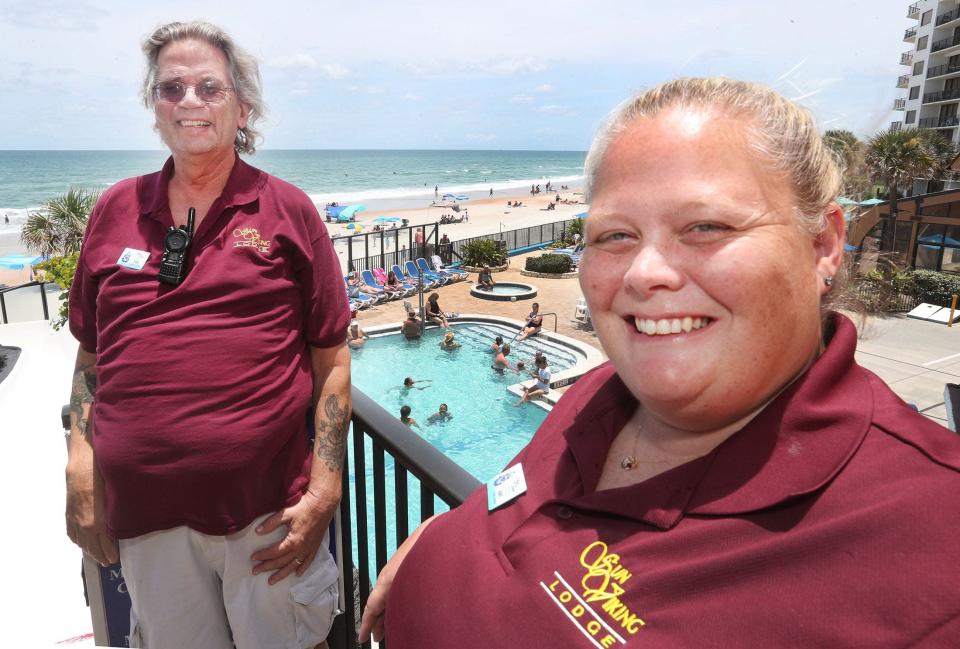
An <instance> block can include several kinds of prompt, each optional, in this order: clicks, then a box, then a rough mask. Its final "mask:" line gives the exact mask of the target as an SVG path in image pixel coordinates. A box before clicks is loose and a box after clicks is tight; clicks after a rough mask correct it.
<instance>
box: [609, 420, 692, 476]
mask: <svg viewBox="0 0 960 649" xmlns="http://www.w3.org/2000/svg"><path fill="white" fill-rule="evenodd" d="M641 432H643V426H642V425H638V426H637V432H636V434H635V436H634V438H633V450H632V452H631V453H630V454H629V455H624V456H623V458H622V459H621V460H620V468H621V469H623V470H624V471H632V470H633V469H636V468H637V467H638V466H640V465H641V464H649V465H653V464H672V463H674V462H677V461H678V460H679V461H680V462H679V464H684V463H686V462H688V461H690V460H692V459H694V458H697V457H700V456H701V455H703V454H702V453H694V454H693V455H681V456H679V457H675V458H668V459H666V460H646V461H644V462H641V461H640V460H639V459H637V443H638V442H639V441H640V433H641Z"/></svg>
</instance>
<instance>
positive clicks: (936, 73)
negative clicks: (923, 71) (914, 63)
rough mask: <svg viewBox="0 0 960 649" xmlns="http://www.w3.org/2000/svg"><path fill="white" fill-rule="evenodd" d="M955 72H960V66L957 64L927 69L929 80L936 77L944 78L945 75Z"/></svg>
mask: <svg viewBox="0 0 960 649" xmlns="http://www.w3.org/2000/svg"><path fill="white" fill-rule="evenodd" d="M955 72H960V65H957V64H956V63H954V64H953V65H951V64H949V63H944V64H943V65H935V66H933V67H932V68H927V78H928V79H933V78H935V77H942V76H943V75H945V74H953V73H955Z"/></svg>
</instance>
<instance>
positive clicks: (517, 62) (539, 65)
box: [478, 56, 547, 75]
mask: <svg viewBox="0 0 960 649" xmlns="http://www.w3.org/2000/svg"><path fill="white" fill-rule="evenodd" d="M478 67H479V68H480V69H481V70H483V71H484V72H491V73H493V74H502V75H511V74H517V73H518V72H543V71H544V70H546V69H547V64H546V63H544V62H543V61H541V60H539V59H537V58H534V57H532V56H524V57H520V58H515V59H505V60H503V61H496V62H489V63H481V64H480V65H479V66H478Z"/></svg>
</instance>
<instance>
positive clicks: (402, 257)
mask: <svg viewBox="0 0 960 649" xmlns="http://www.w3.org/2000/svg"><path fill="white" fill-rule="evenodd" d="M576 220H577V219H566V220H564V221H553V222H551V223H544V224H542V225H533V226H530V227H526V228H518V229H516V230H504V231H502V232H493V233H491V234H484V235H481V236H478V237H469V238H467V239H458V240H456V241H450V242H449V243H441V242H440V239H439V237H438V231H439V223H431V224H428V225H422V226H410V227H407V228H398V229H396V230H387V231H385V232H365V233H363V234H354V235H349V236H341V237H334V238H333V242H334V245H335V246H336V247H337V252H338V253H339V252H345V253H346V267H347V269H348V270H366V269H372V268H386V269H389V268H390V267H391V266H392V265H393V264H400V266H401V268H402V267H403V263H404V262H405V261H408V260H411V259H416V258H417V257H425V258H427V259H429V258H430V256H432V255H434V254H439V255H440V256H441V258H445V259H444V261H445V262H446V261H447V260H450V261H453V260H461V259H463V249H464V247H465V246H466V245H467V244H468V243H470V242H472V241H479V240H484V239H486V240H491V241H503V242H504V246H505V247H506V249H507V250H509V251H516V250H523V249H525V248H529V247H532V246H538V245H540V244H546V243H550V242H552V241H556V240H557V239H560V238H562V237H564V236H565V235H566V232H567V230H568V229H569V228H570V226H571V224H573V223H574V222H575V221H576ZM419 228H424V229H425V230H426V233H425V236H424V237H423V240H424V243H423V244H422V245H420V244H417V243H416V240H415V235H414V234H413V233H412V232H403V231H405V230H411V231H412V230H416V229H419ZM381 237H385V239H383V238H381ZM385 240H390V241H391V245H389V246H386V245H384V244H385ZM387 248H391V249H390V250H387ZM398 248H399V249H398ZM371 250H374V251H375V252H374V253H373V254H370V251H371ZM361 251H362V252H363V253H364V254H362V255H361V254H358V253H360V252H361Z"/></svg>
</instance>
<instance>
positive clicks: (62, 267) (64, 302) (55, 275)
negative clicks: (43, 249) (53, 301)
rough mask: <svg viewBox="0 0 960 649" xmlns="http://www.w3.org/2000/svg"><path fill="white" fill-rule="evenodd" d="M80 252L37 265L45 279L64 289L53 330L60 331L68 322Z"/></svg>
mask: <svg viewBox="0 0 960 649" xmlns="http://www.w3.org/2000/svg"><path fill="white" fill-rule="evenodd" d="M79 256H80V253H79V252H75V253H72V254H69V255H63V256H62V257H54V258H53V259H49V260H47V261H45V262H43V263H40V264H37V266H36V267H37V270H42V271H44V279H46V280H47V281H50V282H56V284H57V286H59V287H60V288H62V289H63V292H61V293H60V309H59V311H58V313H57V316H58V317H57V319H56V320H54V321H53V328H54V329H59V328H60V327H62V326H63V325H64V324H66V322H67V318H68V317H69V312H68V309H69V306H70V285H71V284H73V276H74V274H75V273H76V272H77V258H78V257H79Z"/></svg>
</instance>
